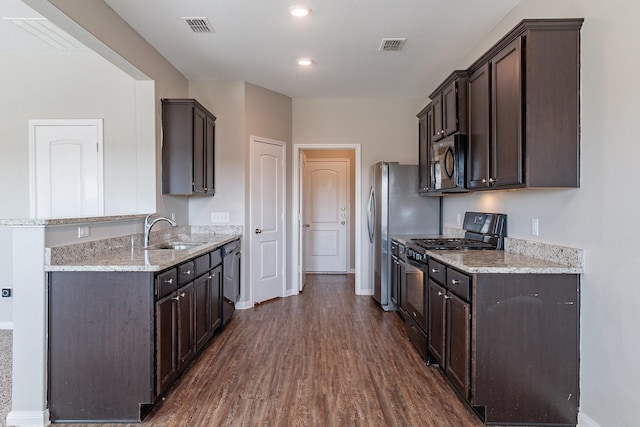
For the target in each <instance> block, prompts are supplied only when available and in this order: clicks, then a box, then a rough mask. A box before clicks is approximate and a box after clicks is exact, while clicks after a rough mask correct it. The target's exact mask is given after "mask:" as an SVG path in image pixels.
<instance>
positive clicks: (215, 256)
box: [210, 249, 222, 268]
mask: <svg viewBox="0 0 640 427" xmlns="http://www.w3.org/2000/svg"><path fill="white" fill-rule="evenodd" d="M210 255H211V268H214V267H215V266H216V265H218V264H220V263H222V251H221V250H220V249H216V250H215V251H212V252H211V253H210Z"/></svg>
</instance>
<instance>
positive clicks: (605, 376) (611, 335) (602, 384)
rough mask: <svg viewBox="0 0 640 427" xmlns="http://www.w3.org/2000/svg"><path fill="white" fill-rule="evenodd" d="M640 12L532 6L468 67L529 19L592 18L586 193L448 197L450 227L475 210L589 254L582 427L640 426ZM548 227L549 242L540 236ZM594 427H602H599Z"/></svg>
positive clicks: (513, 229) (621, 4) (590, 2)
mask: <svg viewBox="0 0 640 427" xmlns="http://www.w3.org/2000/svg"><path fill="white" fill-rule="evenodd" d="M639 16H640V3H638V2H635V1H625V0H611V1H607V2H603V1H600V0H581V1H555V0H544V1H541V0H524V1H523V2H522V3H521V4H520V5H519V6H518V7H517V8H516V9H514V10H513V11H512V12H511V13H510V14H509V15H508V16H507V17H506V18H505V19H504V20H503V21H502V22H500V24H499V25H498V26H497V27H496V28H495V29H494V31H493V32H492V33H491V34H490V35H489V36H488V37H487V38H485V39H483V40H482V41H481V42H480V43H479V45H478V47H477V48H476V49H475V50H474V51H473V52H471V53H470V54H469V56H468V57H467V58H466V59H465V60H464V61H462V62H461V63H460V64H459V65H460V66H461V67H466V66H468V65H469V64H470V63H471V62H473V61H474V60H475V59H476V58H478V57H479V56H480V55H481V54H482V53H483V52H484V51H486V49H487V48H489V47H490V46H491V45H492V44H493V43H494V42H495V41H497V40H498V39H499V38H500V37H501V36H502V35H504V34H505V33H506V32H507V31H508V30H509V29H511V28H512V27H513V26H515V25H516V24H517V23H518V22H519V20H520V19H522V18H537V17H584V18H585V22H584V26H583V29H582V117H581V128H582V129H581V130H582V132H581V144H582V147H581V163H582V165H581V167H582V183H581V188H580V189H574V190H531V191H528V190H525V191H516V192H491V193H482V194H480V193H478V194H474V195H469V196H457V197H447V198H446V199H445V203H444V220H445V223H446V224H449V225H450V226H454V225H455V218H456V213H459V212H464V211H467V210H474V209H479V210H491V211H500V212H505V213H507V214H508V215H509V218H508V234H509V235H510V236H512V237H517V238H523V239H529V240H537V241H543V242H551V243H557V244H561V245H566V246H573V247H579V248H583V249H584V250H585V259H586V273H585V274H584V276H583V280H582V285H581V287H582V300H581V302H582V307H581V331H582V332H581V370H580V388H581V398H580V411H581V413H580V424H581V425H583V426H592V425H600V426H611V427H613V426H616V427H617V426H632V425H638V396H637V390H639V389H640V369H639V368H638V355H640V320H639V319H640V318H639V317H638V314H637V309H636V308H635V302H636V301H639V300H640V287H639V286H637V272H636V267H637V266H636V265H635V264H636V263H637V262H638V260H637V247H636V242H637V241H638V240H639V238H640V231H639V230H638V226H637V224H638V223H640V198H639V197H638V196H637V193H638V191H637V189H635V188H633V187H632V186H633V183H634V182H635V181H636V179H637V178H636V175H637V174H636V171H637V169H638V166H637V161H638V159H639V158H640V138H639V137H638V135H637V125H636V122H637V116H638V112H639V109H638V105H637V100H638V99H639V97H640V82H639V81H638V80H636V79H635V78H633V77H632V76H626V75H625V74H629V73H634V72H635V70H637V69H638V68H640V55H638V54H637V52H638V46H639V45H640V32H639V31H638V29H637V18H638V17H639ZM532 218H539V224H540V236H539V237H534V236H532V235H531V233H530V230H531V219H532ZM594 423H595V424H594Z"/></svg>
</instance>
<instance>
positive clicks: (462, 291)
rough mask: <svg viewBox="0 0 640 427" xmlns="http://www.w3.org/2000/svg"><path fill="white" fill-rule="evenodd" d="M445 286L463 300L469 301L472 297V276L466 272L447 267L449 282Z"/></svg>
mask: <svg viewBox="0 0 640 427" xmlns="http://www.w3.org/2000/svg"><path fill="white" fill-rule="evenodd" d="M445 286H446V287H447V288H449V290H450V291H451V292H453V293H454V294H456V295H457V296H459V297H460V298H462V299H463V300H465V301H469V299H470V297H471V278H470V277H469V276H467V275H466V274H463V273H460V272H459V271H457V270H454V269H453V268H448V267H447V283H446V285H445Z"/></svg>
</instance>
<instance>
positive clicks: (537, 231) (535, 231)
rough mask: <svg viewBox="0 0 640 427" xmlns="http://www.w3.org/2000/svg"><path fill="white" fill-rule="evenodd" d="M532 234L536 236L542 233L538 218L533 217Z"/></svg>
mask: <svg viewBox="0 0 640 427" xmlns="http://www.w3.org/2000/svg"><path fill="white" fill-rule="evenodd" d="M531 234H533V235H534V236H539V235H540V229H539V228H538V218H533V219H531Z"/></svg>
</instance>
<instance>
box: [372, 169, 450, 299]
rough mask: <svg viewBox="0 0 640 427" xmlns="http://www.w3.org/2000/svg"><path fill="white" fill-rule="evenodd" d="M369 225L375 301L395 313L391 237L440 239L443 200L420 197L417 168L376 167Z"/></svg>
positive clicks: (373, 174)
mask: <svg viewBox="0 0 640 427" xmlns="http://www.w3.org/2000/svg"><path fill="white" fill-rule="evenodd" d="M371 175H372V177H373V185H372V186H371V190H370V192H369V203H368V208H367V224H368V227H369V241H370V242H371V244H372V248H371V251H370V252H371V253H372V257H371V268H372V272H371V275H370V277H372V280H373V299H374V300H375V301H376V302H377V303H378V304H380V306H381V307H382V309H383V310H385V311H394V310H396V309H397V307H396V305H395V304H394V302H393V301H392V299H391V297H390V284H391V236H392V235H400V234H402V235H424V234H432V235H437V234H439V231H440V197H425V196H420V195H418V166H417V165H401V164H399V163H388V162H380V163H376V164H375V165H373V173H372V174H371Z"/></svg>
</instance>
